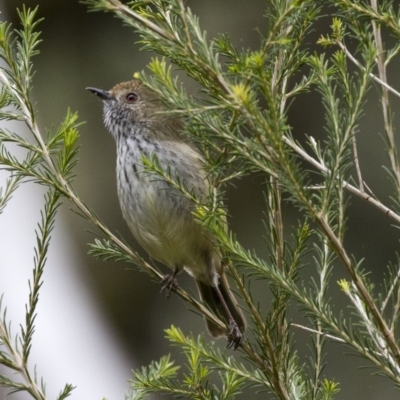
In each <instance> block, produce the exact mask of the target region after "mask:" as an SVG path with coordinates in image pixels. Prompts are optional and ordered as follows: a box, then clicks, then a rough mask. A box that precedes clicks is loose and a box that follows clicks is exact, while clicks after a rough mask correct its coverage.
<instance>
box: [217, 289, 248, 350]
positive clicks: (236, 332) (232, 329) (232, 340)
mask: <svg viewBox="0 0 400 400" xmlns="http://www.w3.org/2000/svg"><path fill="white" fill-rule="evenodd" d="M215 290H216V291H217V294H218V297H219V299H220V301H221V304H222V307H223V308H224V310H225V312H226V315H227V316H228V322H229V331H228V335H227V336H228V344H227V345H226V347H227V348H228V349H230V348H232V347H233V350H236V349H237V348H238V347H239V345H240V342H241V341H242V338H243V335H242V332H240V329H239V326H238V324H237V323H236V321H235V320H234V318H233V317H232V314H231V312H230V310H229V307H228V305H227V304H226V302H225V299H224V296H223V295H222V293H221V291H220V290H219V287H218V286H215Z"/></svg>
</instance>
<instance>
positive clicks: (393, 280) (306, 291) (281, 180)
mask: <svg viewBox="0 0 400 400" xmlns="http://www.w3.org/2000/svg"><path fill="white" fill-rule="evenodd" d="M84 3H86V4H88V5H89V8H90V9H91V10H96V11H107V12H111V13H113V14H115V15H116V16H118V17H119V18H121V19H122V20H123V21H124V23H125V24H127V25H129V26H131V27H132V28H134V29H135V30H136V31H137V32H138V33H139V34H140V38H141V39H140V44H141V46H142V47H143V49H145V50H152V51H154V52H156V53H158V54H159V55H160V56H161V57H160V58H158V57H157V58H154V59H153V60H152V62H151V63H150V64H149V69H148V71H147V72H142V73H140V74H137V75H136V78H138V79H141V80H142V81H143V82H144V84H145V85H147V86H149V87H150V88H151V89H153V90H154V91H155V92H156V93H157V94H158V95H159V96H160V97H161V98H162V100H163V101H164V102H165V104H166V105H167V106H168V107H169V110H168V113H170V114H173V115H174V116H182V118H184V119H185V122H186V125H185V132H184V133H185V134H186V135H188V137H190V139H191V140H193V141H195V142H196V144H197V145H198V147H199V148H200V149H201V151H202V154H203V155H204V160H205V163H204V168H205V169H206V171H207V173H208V178H209V180H210V183H211V185H210V187H211V189H210V193H209V196H208V198H207V199H206V200H205V201H204V199H203V200H202V201H200V200H199V199H198V198H197V197H196V195H195V193H194V192H193V191H190V190H188V188H187V187H186V186H185V183H184V182H183V181H182V180H181V179H180V177H179V176H176V175H174V174H172V173H171V170H170V169H169V168H167V169H166V170H163V169H162V168H161V166H160V163H159V162H158V160H157V158H156V157H150V158H143V160H142V163H143V166H144V168H145V171H146V173H148V174H149V175H151V176H152V179H162V180H164V181H165V182H167V183H168V185H170V186H172V187H174V188H175V189H177V190H179V191H180V192H181V193H182V195H183V196H187V197H188V198H190V199H191V200H192V201H193V203H194V204H195V208H194V211H193V213H194V216H195V218H196V221H197V222H198V223H199V224H202V225H203V226H204V227H205V228H206V229H208V230H209V231H211V232H212V233H213V236H215V238H216V243H215V246H218V247H219V248H220V249H221V252H222V253H223V255H224V264H225V267H226V270H227V272H228V274H229V275H230V277H231V280H232V282H233V283H234V285H235V288H236V291H237V293H238V295H239V296H240V297H241V299H242V304H243V308H244V310H245V313H246V314H247V317H248V319H249V320H250V322H251V323H250V328H249V330H248V332H246V335H245V339H244V340H243V342H242V343H241V345H240V348H239V350H238V352H237V353H228V354H229V355H227V352H224V351H220V350H218V349H217V347H216V346H215V345H214V344H213V343H211V344H208V343H207V344H206V343H205V341H204V339H203V338H202V337H200V338H198V339H195V338H194V337H193V336H192V335H186V334H184V333H183V332H182V331H181V330H180V329H178V328H175V327H171V328H170V329H168V330H167V331H166V333H167V338H168V340H169V341H170V342H171V343H172V344H174V345H176V346H178V347H179V348H180V349H182V351H183V353H184V355H185V357H186V363H185V368H182V367H180V368H179V367H178V366H177V365H175V364H174V363H173V362H172V361H171V359H170V357H169V356H164V357H162V358H161V359H160V361H159V362H153V363H151V364H150V365H149V366H148V367H144V368H142V369H141V370H138V371H135V372H134V374H133V378H132V380H131V386H132V393H131V395H130V398H131V399H136V400H139V399H145V398H148V396H149V395H150V394H152V393H162V394H169V395H172V396H177V397H185V398H191V399H226V400H228V399H235V398H237V396H238V394H240V393H241V392H242V391H243V390H247V391H248V392H247V393H252V394H253V393H256V392H259V391H267V392H268V393H270V394H271V396H273V397H274V398H278V399H310V400H320V399H321V400H322V399H324V400H328V399H333V398H334V397H335V395H336V394H337V393H338V392H339V383H337V382H335V381H334V380H332V379H331V378H330V377H329V376H327V374H326V373H325V371H324V365H325V353H326V349H325V344H326V342H327V341H328V340H332V341H335V342H337V343H338V346H342V345H343V346H346V347H345V349H344V350H343V351H344V352H345V351H348V349H349V348H350V349H351V350H352V352H353V353H355V354H357V355H359V356H360V357H362V358H363V359H364V360H365V361H366V363H368V365H369V366H372V367H373V368H374V370H375V371H377V372H378V373H379V374H381V375H384V376H385V377H388V378H390V379H391V380H392V381H393V383H394V384H395V385H396V386H399V385H400V373H399V372H400V348H399V345H398V335H397V330H396V327H397V324H398V320H399V315H400V295H399V293H400V289H399V273H398V270H399V265H400V261H399V260H397V263H396V265H389V266H388V268H387V275H386V279H385V282H384V286H383V288H382V289H381V290H380V292H379V293H378V292H377V289H376V288H374V287H373V285H372V283H371V282H370V280H369V277H368V272H369V271H364V270H362V269H361V260H358V259H356V258H355V257H352V256H351V255H350V254H349V253H348V250H347V247H346V245H345V242H344V237H345V232H346V226H347V218H348V216H349V215H350V213H351V206H350V204H349V199H350V198H351V196H357V197H359V198H361V199H364V200H366V201H368V202H369V203H370V205H371V207H374V208H375V209H376V210H378V211H380V212H382V213H384V214H385V215H387V216H388V218H390V219H391V220H392V222H393V221H394V222H395V223H397V224H398V223H399V222H400V214H399V209H400V167H399V161H398V155H397V146H396V140H395V134H394V131H395V130H394V120H393V115H392V108H391V97H390V96H389V94H390V95H391V96H392V95H394V96H397V97H399V96H400V93H398V92H397V91H396V90H395V89H394V88H393V87H391V86H390V84H389V83H388V78H387V74H386V69H387V67H388V65H389V64H390V62H391V61H392V60H393V59H394V58H395V57H396V56H397V55H398V53H399V51H400V45H398V44H396V45H394V46H393V47H392V48H386V47H385V45H384V44H383V42H382V33H381V30H383V29H385V30H387V31H389V32H390V33H391V34H392V35H394V36H396V37H399V36H400V25H399V21H400V19H399V17H398V15H397V14H396V12H395V9H394V5H393V3H392V2H389V1H383V2H381V4H380V5H379V6H378V5H377V2H376V1H375V0H371V1H370V2H367V1H357V2H354V1H348V0H332V1H331V2H330V3H331V4H332V5H334V7H332V8H331V9H330V11H329V12H331V14H332V25H331V30H332V33H331V34H330V35H325V36H322V37H321V38H320V39H319V41H318V43H319V44H320V45H321V46H320V47H319V49H320V50H321V51H320V52H318V54H311V52H310V50H309V49H308V46H307V40H308V34H309V33H310V32H311V31H312V29H313V28H314V24H315V22H316V21H317V19H318V18H319V13H320V5H319V4H318V2H315V1H311V0H302V1H299V0H286V1H283V0H272V1H269V2H267V10H266V14H265V18H266V20H267V22H268V24H267V28H266V29H265V31H264V32H262V34H260V43H259V48H258V49H257V50H249V49H238V48H237V47H235V45H234V44H233V43H232V42H231V40H230V38H229V37H228V36H227V35H222V34H221V35H219V36H217V37H215V38H210V39H209V38H207V36H206V34H205V31H204V30H202V28H201V26H200V21H199V20H198V18H197V17H196V16H195V15H194V14H193V13H192V11H191V10H190V9H189V8H188V7H187V6H186V5H185V3H184V1H183V0H146V1H131V2H129V3H128V4H123V3H121V2H120V1H119V0H86V1H85V2H84ZM369 3H370V4H369ZM321 5H322V4H321ZM36 13H37V10H36V9H35V10H33V11H32V10H29V9H27V8H25V7H24V8H23V9H22V10H20V12H19V17H20V20H21V25H22V28H21V29H20V30H15V29H13V28H12V27H11V26H10V25H9V24H8V23H7V22H2V23H1V24H0V57H1V58H2V59H3V61H4V63H5V67H1V68H0V83H1V91H0V119H2V120H14V121H16V122H17V123H19V124H21V125H25V126H26V127H27V128H28V130H29V132H30V136H29V137H25V136H22V135H21V134H19V133H18V132H14V131H13V132H10V131H8V130H5V129H0V166H1V168H3V169H5V170H8V171H10V173H11V174H10V177H9V179H8V181H7V182H6V184H5V187H4V188H2V190H1V191H0V212H1V211H2V210H3V209H4V207H5V206H6V205H7V203H8V201H10V198H11V196H12V194H13V192H14V191H15V190H17V189H18V187H19V185H20V184H21V183H23V182H25V181H27V180H34V181H35V182H37V183H39V184H42V185H45V186H46V188H47V190H48V192H47V194H46V196H45V201H44V203H45V206H44V209H43V213H42V221H41V223H40V224H39V229H38V231H37V232H36V237H37V246H36V253H35V259H34V270H33V278H32V281H31V282H30V294H29V299H28V305H27V311H26V321H25V324H24V326H23V327H22V328H21V332H20V334H19V335H18V338H17V340H16V341H14V340H13V338H12V336H11V332H10V328H9V325H8V322H7V321H6V315H5V312H4V317H3V319H2V320H1V321H0V349H1V350H0V364H2V365H3V366H5V367H7V368H8V369H10V370H11V371H12V372H17V373H18V374H19V375H20V376H21V377H22V381H23V382H22V383H21V382H20V381H17V380H14V379H12V378H10V377H9V376H8V375H1V376H0V384H1V385H3V386H6V387H8V388H9V389H10V390H11V391H21V390H23V391H26V392H28V393H29V394H30V395H31V396H32V397H33V398H35V399H45V391H44V388H43V386H41V385H39V384H38V383H37V380H36V377H34V378H33V377H32V376H31V373H30V372H29V354H30V349H31V345H32V335H33V333H34V322H35V316H36V306H37V302H38V295H39V291H40V287H41V283H42V274H43V269H44V266H45V261H46V254H47V250H48V246H49V243H50V233H51V230H52V227H53V225H54V218H55V215H56V212H57V208H58V205H59V202H60V199H61V198H62V197H63V198H65V199H68V200H69V201H71V203H72V204H73V205H74V207H75V208H76V210H77V212H78V213H80V214H81V215H82V216H83V217H84V218H85V219H86V220H88V221H89V222H91V223H92V224H93V225H94V226H95V227H96V228H97V229H98V230H99V231H100V238H99V239H96V240H95V241H94V243H93V244H92V245H91V253H92V254H93V255H94V256H96V257H99V258H103V259H105V260H109V259H113V260H118V261H124V262H129V263H130V264H131V265H134V266H135V268H136V269H138V270H140V271H142V272H145V273H147V274H148V275H149V276H150V277H152V278H153V279H154V278H155V279H158V280H161V279H162V278H163V276H162V274H161V273H160V271H158V270H157V269H156V268H155V267H153V266H152V265H150V264H148V263H146V262H145V261H144V260H143V259H142V258H141V257H140V256H138V255H137V254H136V253H135V252H134V251H133V250H131V249H130V248H129V246H128V245H127V244H126V243H125V242H124V241H123V240H122V239H120V238H118V237H117V236H116V235H114V234H113V233H112V232H110V231H109V229H108V228H107V227H106V226H105V225H104V224H103V223H102V222H101V220H100V219H99V217H98V216H97V215H96V214H95V213H94V212H93V211H92V210H90V209H89V208H88V207H87V206H86V205H85V204H84V203H83V202H82V200H81V199H80V198H79V196H78V194H77V193H76V192H75V191H74V189H73V188H72V186H71V183H72V181H73V177H74V175H73V168H74V166H75V164H76V155H77V152H78V146H77V143H78V139H79V134H78V127H79V123H78V117H77V114H76V113H72V112H70V111H67V113H66V117H65V119H64V120H63V121H62V122H61V123H60V125H59V128H58V129H56V130H55V131H54V132H53V131H49V132H47V133H46V135H43V134H42V133H41V130H40V129H39V127H38V125H37V123H36V119H35V109H34V107H33V104H32V101H31V98H30V90H31V84H32V78H33V75H34V74H33V70H32V57H33V56H34V55H35V54H37V51H38V50H37V46H38V44H39V42H40V37H39V34H38V32H37V31H36V29H37V25H38V23H39V22H40V20H38V19H36ZM349 40H352V41H353V42H354V43H356V45H357V47H356V50H355V51H354V53H352V52H351V51H350V50H349V49H348V47H347V42H348V41H349ZM331 48H332V49H333V50H334V52H330V53H327V52H326V51H327V50H325V49H328V50H330V49H331ZM350 66H351V67H350ZM174 68H179V69H181V70H183V71H184V72H185V73H186V74H187V76H188V77H190V78H191V79H193V80H195V81H196V82H197V83H198V84H199V85H200V87H201V96H192V95H189V94H188V93H186V90H185V88H184V87H183V86H182V85H181V84H180V82H179V80H178V78H176V77H175V76H174ZM372 82H375V83H376V84H377V85H376V87H375V89H377V90H378V91H379V95H380V96H381V104H382V115H383V121H384V126H383V128H382V129H383V131H384V136H385V143H384V146H385V149H386V152H387V154H388V159H389V165H388V167H387V173H388V176H389V178H390V180H391V182H392V187H393V192H392V204H391V205H390V206H388V205H385V204H384V203H383V202H382V201H381V200H380V199H379V198H377V197H376V196H375V195H373V194H372V192H370V190H369V188H368V186H367V185H366V183H365V182H364V179H363V174H362V172H363V171H362V169H361V167H360V163H359V160H358V153H357V140H358V138H359V135H358V133H359V125H360V121H361V119H362V118H363V112H364V111H363V110H364V106H365V100H366V95H367V92H368V91H369V90H370V89H371V87H372V84H371V83H372ZM311 90H312V91H316V92H317V93H319V95H320V98H321V101H322V104H323V107H324V115H325V125H324V126H322V127H321V131H324V138H323V140H319V141H317V140H316V139H315V138H313V137H308V143H307V145H306V147H302V146H301V145H300V144H299V143H298V142H296V141H295V140H294V139H293V137H292V134H291V127H290V125H289V122H288V103H289V101H295V100H296V99H297V98H299V99H302V98H301V96H302V95H303V93H304V92H307V91H311ZM9 106H13V108H10V107H9ZM9 144H13V145H16V146H18V147H20V148H22V149H24V156H23V157H20V156H16V155H15V154H14V153H13V151H12V147H11V146H9ZM250 173H258V174H261V175H262V176H263V177H264V179H265V182H266V183H267V185H266V188H267V190H266V195H265V204H266V205H265V213H264V223H265V228H266V229H265V241H266V245H267V248H268V251H269V258H268V259H262V258H261V257H259V256H258V255H257V254H255V252H253V251H249V250H247V249H246V248H244V247H243V246H242V245H241V244H240V243H239V242H238V240H237V239H236V237H235V235H234V232H232V231H229V229H228V228H227V224H226V217H227V213H228V211H227V210H226V208H225V206H224V204H223V197H224V186H225V185H226V184H227V183H234V182H235V180H237V179H239V178H241V177H243V176H245V175H247V174H250ZM285 203H291V204H293V205H294V206H295V207H296V208H297V209H298V210H299V215H300V217H299V222H298V224H297V226H295V227H292V226H288V225H287V223H286V222H285V221H284V218H283V215H282V207H283V205H284V204H285ZM289 233H291V239H287V237H289ZM397 259H398V257H397ZM306 260H307V261H306ZM310 260H311V261H310ZM334 263H336V265H337V266H339V265H341V266H342V267H344V271H346V273H347V277H346V279H342V280H340V281H339V282H338V283H336V282H332V269H333V266H334ZM305 267H307V268H308V270H311V269H312V271H313V274H312V278H307V279H304V276H303V275H302V271H303V269H304V268H305ZM255 279H257V280H261V281H262V283H264V284H265V287H266V288H268V289H269V290H270V293H271V295H272V299H273V300H272V304H271V307H270V308H269V309H268V310H265V309H263V308H262V307H261V306H260V303H259V300H260V299H258V298H255V296H254V293H253V292H252V283H253V281H254V280H255ZM333 285H336V286H337V285H338V286H339V288H340V289H341V290H342V292H343V295H344V296H346V298H347V299H348V304H349V309H350V310H351V311H352V320H351V321H350V320H349V319H348V318H347V314H346V313H343V312H342V311H341V310H337V308H336V307H335V305H334V304H331V303H330V299H329V298H328V297H327V290H328V288H329V287H330V286H333ZM174 290H175V291H176V292H177V294H178V295H179V296H180V297H181V298H182V299H184V300H185V301H186V302H187V303H188V304H190V306H191V307H192V308H193V309H194V310H195V311H196V312H197V313H199V314H202V315H203V316H205V317H206V318H208V319H210V320H212V321H213V322H214V323H215V324H217V325H218V326H220V327H224V322H223V321H221V320H219V318H218V317H217V316H216V315H213V314H212V313H211V312H210V310H208V309H207V308H206V307H204V306H203V304H201V303H200V302H199V301H198V300H197V299H196V298H194V297H193V296H192V295H190V294H188V293H187V292H185V291H184V290H183V289H181V288H177V289H174ZM291 304H295V305H298V306H299V309H300V311H301V312H303V313H304V316H305V317H306V318H305V320H306V321H307V322H305V323H304V325H298V324H294V323H293V322H292V321H291V319H290V317H289V306H290V305H291ZM298 329H304V330H306V331H308V332H310V334H311V337H312V343H311V351H310V354H309V356H308V363H306V364H305V363H303V362H302V361H301V360H300V359H299V356H298V354H297V353H296V350H295V338H296V332H297V330H298ZM239 355H240V356H241V359H240V361H239ZM178 369H179V370H178ZM216 378H219V381H218V383H212V382H215V379H216ZM71 390H72V387H71V386H70V385H66V387H65V388H64V390H63V391H62V392H61V394H60V396H59V398H60V399H63V398H65V397H67V396H68V395H69V393H70V391H71Z"/></svg>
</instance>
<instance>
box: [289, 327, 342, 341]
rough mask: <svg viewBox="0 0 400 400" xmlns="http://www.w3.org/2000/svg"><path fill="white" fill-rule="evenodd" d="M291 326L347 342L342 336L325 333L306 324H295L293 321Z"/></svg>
mask: <svg viewBox="0 0 400 400" xmlns="http://www.w3.org/2000/svg"><path fill="white" fill-rule="evenodd" d="M290 326H295V327H296V328H300V329H303V330H305V331H308V332H312V333H315V334H316V335H317V336H324V337H327V338H328V339H332V340H335V341H337V342H341V343H346V341H345V340H343V339H341V338H339V337H337V336H333V335H330V334H329V333H324V332H321V331H319V330H316V329H312V328H308V327H307V326H304V325H299V324H294V323H293V322H292V323H291V324H290Z"/></svg>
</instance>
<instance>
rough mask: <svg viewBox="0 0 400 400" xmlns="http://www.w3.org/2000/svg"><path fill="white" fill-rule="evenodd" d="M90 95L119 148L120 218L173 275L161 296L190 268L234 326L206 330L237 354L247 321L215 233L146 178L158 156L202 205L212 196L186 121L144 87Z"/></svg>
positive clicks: (209, 301)
mask: <svg viewBox="0 0 400 400" xmlns="http://www.w3.org/2000/svg"><path fill="white" fill-rule="evenodd" d="M87 90H89V91H91V92H92V93H94V94H95V95H97V96H99V97H100V98H101V99H102V100H103V104H104V109H103V111H104V112H103V117H104V124H105V126H106V127H107V128H108V130H109V131H110V132H111V134H112V136H113V137H114V139H115V141H116V145H117V181H118V197H119V201H120V205H121V209H122V214H123V216H124V218H125V220H126V222H127V223H128V225H129V228H130V229H131V231H132V233H133V235H134V236H135V238H136V240H137V241H138V242H139V244H140V245H141V246H142V247H143V248H144V249H145V250H146V251H147V252H148V253H149V254H150V256H151V257H153V258H155V259H157V260H158V261H160V262H162V263H163V264H165V265H167V266H168V267H170V268H172V270H173V273H172V274H171V275H168V276H166V278H165V279H164V281H163V290H165V291H166V293H167V296H169V294H170V292H171V290H172V289H173V288H174V285H176V284H177V282H176V276H177V274H178V273H179V272H180V271H181V270H182V269H185V270H186V271H187V272H188V273H189V274H190V275H191V276H193V278H194V279H195V280H196V283H197V286H198V289H199V293H200V297H201V299H202V300H203V302H204V303H205V304H206V305H207V306H208V307H209V308H210V309H211V310H212V311H213V312H214V313H215V314H216V315H217V316H219V317H221V318H222V319H223V320H224V321H225V322H226V323H228V325H229V329H228V330H227V331H226V330H225V329H221V328H220V327H219V326H217V325H216V324H214V323H212V322H211V321H208V320H207V321H206V322H207V328H208V331H209V332H210V334H211V335H212V336H214V337H219V336H224V335H227V337H228V347H233V348H235V349H236V348H237V347H238V346H239V344H240V341H241V339H242V333H243V331H244V329H245V327H246V321H245V319H244V317H243V314H242V312H241V311H240V309H239V308H238V306H237V303H236V300H235V298H234V297H233V295H232V293H231V291H230V289H229V286H228V282H227V279H226V277H225V274H224V270H223V263H222V258H221V254H220V252H219V251H218V249H216V248H215V246H213V244H212V243H213V240H212V239H213V238H212V236H211V234H210V233H209V232H208V231H206V230H205V229H204V228H203V227H201V226H200V225H199V224H198V223H196V222H195V221H194V218H193V215H192V212H193V210H194V204H193V202H192V201H191V200H190V199H188V198H186V197H185V196H183V195H182V194H181V193H180V192H179V191H178V190H177V189H175V188H173V187H172V186H171V185H169V184H168V183H167V182H165V181H164V180H162V179H161V178H160V179H155V178H154V176H149V174H148V173H146V172H144V167H143V164H142V160H143V156H144V157H145V158H147V159H150V158H151V157H152V156H156V157H157V159H158V162H159V164H160V166H161V167H162V168H163V170H165V171H166V170H167V169H169V171H170V172H171V174H172V176H175V175H177V176H179V178H180V179H181V181H182V182H183V183H184V184H185V185H186V187H187V188H188V189H189V190H193V191H194V192H195V193H196V195H197V197H198V198H200V199H202V198H205V196H206V195H207V194H208V191H209V188H208V187H209V182H208V180H207V178H206V174H205V171H204V170H203V168H202V164H203V160H202V156H201V155H200V153H199V152H198V150H197V149H196V147H195V146H194V145H193V144H191V143H189V142H187V141H184V140H183V138H182V136H181V131H182V122H181V121H180V120H179V119H177V118H172V117H168V115H167V114H168V112H167V109H166V108H165V107H164V106H163V104H162V102H161V100H160V99H159V98H158V96H157V95H156V94H155V93H154V92H153V91H151V90H150V89H148V88H147V87H145V86H144V85H143V84H142V83H141V82H140V81H138V80H133V81H129V82H123V83H120V84H118V85H116V86H115V87H114V88H113V89H111V90H110V91H106V90H102V89H96V88H92V87H88V88H87ZM160 111H162V112H160Z"/></svg>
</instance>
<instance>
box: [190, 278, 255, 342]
mask: <svg viewBox="0 0 400 400" xmlns="http://www.w3.org/2000/svg"><path fill="white" fill-rule="evenodd" d="M196 283H197V287H198V289H199V294H200V298H201V299H202V301H203V302H204V303H205V304H206V305H207V306H208V307H209V308H210V309H211V311H213V312H214V313H215V314H216V315H217V316H218V317H220V318H221V319H222V320H223V321H225V322H227V323H228V321H229V317H228V315H227V312H226V310H225V308H224V307H223V305H222V302H221V299H220V298H219V296H218V292H217V290H216V288H215V287H213V286H211V285H210V284H206V283H204V282H201V281H199V280H196ZM218 289H219V290H220V292H221V294H222V297H223V299H224V300H225V303H226V305H227V307H228V309H229V311H230V313H231V315H232V317H233V319H234V320H235V322H236V323H237V325H238V327H239V329H240V331H241V332H242V333H243V332H244V330H245V329H246V325H247V324H246V319H245V318H244V315H243V313H242V311H241V310H240V308H239V307H238V305H237V302H236V300H235V298H234V297H233V294H232V292H231V290H230V289H229V284H228V281H227V279H226V277H225V275H223V274H222V276H221V277H220V279H219V283H218ZM206 325H207V330H208V331H209V333H210V335H211V336H213V337H215V338H217V337H220V336H226V334H227V332H226V330H225V329H223V328H220V327H219V326H218V325H215V324H214V323H213V322H212V321H209V320H207V319H206Z"/></svg>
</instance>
